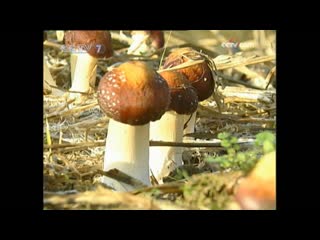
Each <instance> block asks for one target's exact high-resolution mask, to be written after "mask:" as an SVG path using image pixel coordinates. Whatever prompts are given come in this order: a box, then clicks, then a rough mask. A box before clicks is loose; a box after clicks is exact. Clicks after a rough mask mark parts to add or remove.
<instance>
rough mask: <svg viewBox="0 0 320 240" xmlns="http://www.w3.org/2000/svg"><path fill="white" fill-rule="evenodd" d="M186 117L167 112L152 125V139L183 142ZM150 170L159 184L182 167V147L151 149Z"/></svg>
mask: <svg viewBox="0 0 320 240" xmlns="http://www.w3.org/2000/svg"><path fill="white" fill-rule="evenodd" d="M183 123H184V115H179V114H177V113H176V112H174V111H168V112H166V113H165V114H164V115H163V116H162V117H161V119H160V120H158V121H156V122H151V123H150V139H151V140H154V141H169V142H182V137H183ZM149 158H150V163H149V164H150V169H151V171H152V174H153V175H154V177H155V178H156V179H157V181H158V183H163V177H166V176H168V175H169V173H170V172H171V171H173V170H174V169H175V168H176V167H178V166H181V165H182V147H150V157H149Z"/></svg>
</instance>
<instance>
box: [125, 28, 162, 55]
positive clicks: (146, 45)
mask: <svg viewBox="0 0 320 240" xmlns="http://www.w3.org/2000/svg"><path fill="white" fill-rule="evenodd" d="M131 36H132V39H133V42H132V43H131V45H130V47H129V48H128V51H127V53H128V54H136V55H140V54H141V53H143V54H151V53H152V52H154V51H155V50H157V49H159V48H162V47H163V45H164V34H163V32H162V31H156V30H152V31H131Z"/></svg>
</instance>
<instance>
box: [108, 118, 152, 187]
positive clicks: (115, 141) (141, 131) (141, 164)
mask: <svg viewBox="0 0 320 240" xmlns="http://www.w3.org/2000/svg"><path fill="white" fill-rule="evenodd" d="M113 168H117V169H119V170H120V171H122V172H124V173H126V174H128V175H129V176H131V177H134V178H136V179H138V180H140V181H141V182H142V183H144V184H145V185H151V184H150V177H149V124H145V125H141V126H132V125H129V124H123V123H120V122H117V121H115V120H112V119H110V121H109V126H108V136H107V141H106V150H105V156H104V166H103V169H104V171H108V170H110V169H113ZM103 182H104V183H106V184H107V185H109V186H110V187H112V188H114V189H115V190H117V191H131V190H133V189H134V188H133V187H132V186H130V185H128V184H125V183H122V182H119V181H116V180H114V179H111V178H108V177H103Z"/></svg>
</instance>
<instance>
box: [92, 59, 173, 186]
mask: <svg viewBox="0 0 320 240" xmlns="http://www.w3.org/2000/svg"><path fill="white" fill-rule="evenodd" d="M98 102H99V105H100V108H101V109H102V110H103V111H104V112H105V113H106V114H107V116H109V117H110V121H109V126H108V135H107V141H106V150H105V151H106V152H105V157H104V170H105V171H107V170H110V169H112V168H117V169H119V170H120V171H123V172H124V173H126V174H128V175H130V176H132V177H134V178H136V179H138V180H140V181H141V182H142V183H144V184H146V185H150V178H149V122H150V121H156V120H159V119H160V118H161V116H162V115H163V114H164V113H165V111H166V110H167V109H168V107H169V103H170V92H169V87H168V84H167V82H166V81H165V80H164V79H163V78H162V77H161V76H160V75H159V74H158V73H157V72H156V71H154V70H153V69H152V68H151V67H150V66H149V65H148V64H146V63H144V62H141V61H130V62H126V63H123V64H121V65H119V66H118V67H116V68H114V69H112V70H111V71H110V72H108V73H106V74H105V75H104V76H103V78H102V79H101V81H100V83H99V87H98ZM104 182H105V183H106V184H107V185H109V186H111V187H113V188H114V189H116V190H118V191H129V190H131V189H132V187H131V186H129V185H127V184H125V183H121V182H118V181H115V180H113V179H111V178H107V177H104Z"/></svg>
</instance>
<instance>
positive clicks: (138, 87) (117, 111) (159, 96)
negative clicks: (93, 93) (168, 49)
mask: <svg viewBox="0 0 320 240" xmlns="http://www.w3.org/2000/svg"><path fill="white" fill-rule="evenodd" d="M98 102H99V105H100V107H101V109H102V110H103V111H104V112H105V113H106V114H107V115H108V116H109V117H111V118H113V119H114V120H116V121H119V122H122V123H126V124H131V125H144V124H147V123H148V122H150V121H156V120H159V119H160V118H161V116H162V115H163V114H164V113H165V112H166V111H167V109H168V107H169V104H170V91H169V87H168V84H167V82H166V81H165V80H164V79H163V78H162V77H161V76H160V75H159V74H158V73H157V72H156V71H154V70H153V69H152V68H151V67H150V66H149V65H148V64H146V63H144V62H141V61H130V62H126V63H123V64H121V65H120V66H118V67H117V68H114V69H113V70H111V71H110V72H108V73H106V74H105V75H104V76H103V78H102V79H101V80H100V83H99V87H98Z"/></svg>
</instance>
